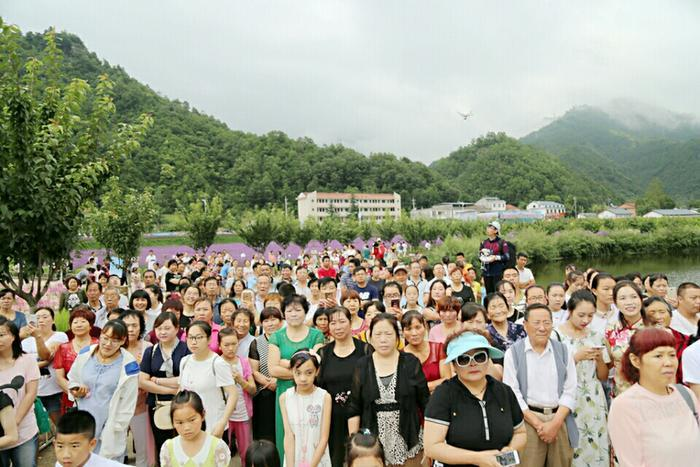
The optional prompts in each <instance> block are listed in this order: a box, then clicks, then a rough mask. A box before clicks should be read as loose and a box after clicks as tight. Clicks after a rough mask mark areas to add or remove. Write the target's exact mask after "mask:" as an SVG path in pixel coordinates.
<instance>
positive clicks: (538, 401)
mask: <svg viewBox="0 0 700 467" xmlns="http://www.w3.org/2000/svg"><path fill="white" fill-rule="evenodd" d="M525 358H526V359H527V401H525V399H523V395H522V394H521V393H520V384H519V383H518V374H517V371H516V369H515V358H514V357H513V348H512V347H511V348H510V349H508V350H507V351H506V355H505V359H504V360H503V382H504V383H506V384H507V385H508V386H510V388H511V389H512V390H513V392H514V393H515V397H516V398H517V399H518V404H519V405H520V408H521V409H522V410H523V411H525V410H529V408H528V405H533V406H536V407H557V406H559V405H563V406H564V407H568V408H569V409H570V410H571V411H572V412H573V410H574V409H575V408H576V384H577V381H576V365H575V364H574V356H573V354H572V353H571V352H567V358H568V359H567V362H566V380H565V381H564V390H563V392H562V394H561V396H559V385H558V381H559V380H558V375H557V366H556V363H555V361H554V350H553V349H552V343H551V341H550V342H547V347H545V349H544V352H542V353H541V354H538V353H537V352H535V351H534V350H533V348H532V344H530V339H529V338H526V339H525Z"/></svg>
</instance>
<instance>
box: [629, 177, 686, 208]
mask: <svg viewBox="0 0 700 467" xmlns="http://www.w3.org/2000/svg"><path fill="white" fill-rule="evenodd" d="M674 207H676V202H675V201H674V200H673V198H671V196H670V195H669V194H668V193H667V192H666V190H664V186H663V184H662V183H661V180H659V179H658V178H652V179H651V181H650V182H649V185H647V189H646V191H645V192H644V196H642V197H641V198H639V199H638V200H637V214H638V215H640V216H642V215H644V214H646V213H648V212H649V211H653V210H654V209H671V208H674Z"/></svg>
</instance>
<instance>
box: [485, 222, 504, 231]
mask: <svg viewBox="0 0 700 467" xmlns="http://www.w3.org/2000/svg"><path fill="white" fill-rule="evenodd" d="M482 225H483V224H482ZM489 227H493V228H494V229H496V230H498V231H499V232H500V231H501V223H500V222H498V221H491V222H489Z"/></svg>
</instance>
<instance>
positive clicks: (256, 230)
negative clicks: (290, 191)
mask: <svg viewBox="0 0 700 467" xmlns="http://www.w3.org/2000/svg"><path fill="white" fill-rule="evenodd" d="M280 216H281V217H284V212H282V211H281V210H280V209H270V210H262V211H246V212H245V213H244V214H243V217H242V219H241V220H240V222H239V223H238V225H237V226H236V227H235V231H236V233H237V234H238V235H240V236H241V237H243V240H245V242H246V243H247V244H248V245H250V246H251V247H253V248H255V249H256V250H258V251H262V250H263V249H264V248H265V247H266V246H267V245H268V244H269V243H270V242H272V241H274V240H276V239H277V237H278V232H279V230H280V223H279V217H280Z"/></svg>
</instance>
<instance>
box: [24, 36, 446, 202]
mask: <svg viewBox="0 0 700 467" xmlns="http://www.w3.org/2000/svg"><path fill="white" fill-rule="evenodd" d="M57 43H58V44H59V46H60V48H61V50H62V52H63V55H64V56H63V60H62V68H63V76H64V79H65V80H66V81H68V80H70V79H73V78H76V77H79V78H82V79H86V80H87V81H88V82H90V83H91V84H94V83H95V82H96V81H97V77H98V76H99V75H100V74H103V73H104V74H107V75H109V77H110V79H111V80H112V81H113V82H114V101H115V105H116V108H117V115H116V117H115V118H116V120H117V121H125V120H126V121H130V120H132V119H133V118H135V116H137V115H139V114H141V113H143V112H148V113H151V114H152V115H153V117H154V121H155V123H154V126H153V128H152V129H151V130H150V131H149V133H148V134H147V136H146V138H145V140H144V141H143V143H142V147H141V149H140V150H138V151H137V152H136V153H135V154H134V155H133V156H132V157H131V158H129V159H128V160H125V161H124V163H123V166H122V167H121V172H120V179H121V181H123V182H124V183H125V184H126V185H128V186H131V187H134V188H137V189H144V188H146V187H150V188H151V189H152V190H153V191H154V194H155V197H156V201H157V202H158V204H159V205H160V206H161V208H162V210H163V212H166V213H167V212H172V211H174V209H175V208H176V206H177V204H178V203H183V204H184V203H187V202H189V201H193V200H196V199H198V198H200V197H201V195H202V194H204V193H207V194H209V195H214V194H218V195H219V196H221V198H222V200H223V201H224V203H225V205H226V207H228V208H232V209H233V210H234V212H236V211H240V210H242V209H248V208H252V207H256V206H257V207H266V206H272V205H276V206H278V207H280V206H282V205H283V203H284V199H285V197H286V198H287V199H288V200H289V203H290V206H292V207H293V208H294V207H296V203H295V198H296V196H297V195H298V194H299V193H300V192H303V191H313V190H319V191H369V192H375V191H378V192H394V191H395V192H397V193H399V194H401V196H402V198H403V199H404V200H405V202H406V206H408V205H409V203H410V200H411V199H412V198H415V200H416V204H417V205H418V206H429V205H432V204H434V203H437V202H440V201H442V200H445V199H455V198H456V196H457V192H458V190H457V189H456V188H454V187H452V186H450V185H449V184H448V182H447V181H446V180H444V179H442V178H441V177H439V176H438V175H437V174H436V173H435V172H433V171H431V170H430V169H429V168H428V167H427V166H426V165H425V164H421V163H419V162H414V161H411V160H409V159H407V158H405V157H397V156H394V155H392V154H372V155H370V156H369V157H366V156H364V155H362V154H360V153H358V152H357V151H354V150H352V149H350V148H346V147H343V146H341V145H331V146H319V145H317V144H315V143H314V142H313V141H312V140H311V139H309V138H299V139H292V138H289V137H288V136H287V135H285V134H284V133H282V132H278V131H275V132H270V133H268V134H265V135H254V134H251V133H244V132H240V131H235V130H232V129H230V128H228V127H227V126H226V124H224V123H222V122H221V121H219V120H217V119H215V118H213V117H211V116H208V115H205V114H203V113H201V112H199V111H197V110H196V109H194V108H191V107H190V105H189V104H188V103H187V102H180V101H177V100H170V99H167V98H165V97H163V96H161V95H159V94H158V93H157V92H155V91H154V90H152V89H150V88H149V87H148V86H145V85H143V84H141V83H139V82H138V81H136V80H135V79H133V78H131V77H130V76H129V75H128V74H127V72H126V71H125V70H124V69H122V68H121V67H119V66H111V65H110V64H109V63H107V62H106V61H102V60H100V59H99V58H98V57H97V56H96V55H95V54H94V53H92V52H90V51H88V50H87V48H86V47H85V45H84V44H83V43H82V41H81V40H80V39H79V38H78V37H77V36H75V35H72V34H68V33H60V34H58V35H57ZM21 46H22V48H23V51H24V55H25V56H38V55H40V53H41V51H42V49H43V47H44V38H43V36H42V35H41V34H33V33H28V34H26V35H25V36H23V42H22V44H21Z"/></svg>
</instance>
